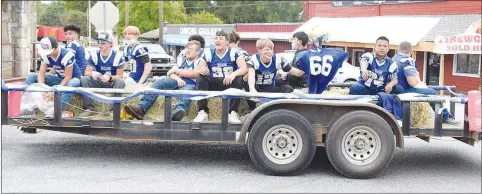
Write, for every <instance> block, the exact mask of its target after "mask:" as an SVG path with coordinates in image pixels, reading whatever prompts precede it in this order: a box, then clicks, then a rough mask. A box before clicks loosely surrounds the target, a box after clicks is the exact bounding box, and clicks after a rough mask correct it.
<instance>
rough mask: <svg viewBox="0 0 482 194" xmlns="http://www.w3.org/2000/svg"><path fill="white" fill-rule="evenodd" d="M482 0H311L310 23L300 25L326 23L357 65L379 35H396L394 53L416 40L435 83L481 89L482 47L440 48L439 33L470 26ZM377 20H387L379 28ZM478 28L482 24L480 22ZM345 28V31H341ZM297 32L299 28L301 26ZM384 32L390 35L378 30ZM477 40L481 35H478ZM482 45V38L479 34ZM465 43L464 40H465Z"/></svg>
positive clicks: (425, 73)
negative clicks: (469, 49)
mask: <svg viewBox="0 0 482 194" xmlns="http://www.w3.org/2000/svg"><path fill="white" fill-rule="evenodd" d="M481 7H482V2H481V1H460V0H423V1H305V2H304V13H305V14H306V21H307V22H306V23H305V24H303V26H301V27H300V28H299V29H297V30H306V29H308V28H310V25H311V26H313V25H315V24H320V23H323V24H325V25H326V26H329V27H330V29H329V31H330V32H336V33H330V34H331V35H333V36H334V37H332V36H330V40H334V41H330V43H329V45H330V46H335V47H340V48H344V50H346V51H348V52H349V53H350V59H349V62H351V63H353V64H355V65H357V61H358V60H357V59H358V57H359V56H360V55H361V54H362V53H363V52H371V51H373V48H374V43H375V40H376V37H377V36H378V35H384V36H387V37H389V39H390V40H391V42H390V43H391V49H392V50H391V51H390V52H389V56H393V54H395V49H396V46H397V45H398V43H399V42H401V41H404V40H408V41H409V42H411V43H412V44H413V45H414V49H415V52H414V53H413V54H412V57H413V58H415V59H416V60H417V63H418V70H419V72H420V77H421V79H423V81H424V82H426V83H427V84H429V85H456V86H457V90H458V91H461V92H467V91H470V90H478V89H479V86H480V85H481V74H482V71H481V70H482V68H481V61H482V59H481V55H480V47H478V46H474V47H473V48H474V49H478V50H477V51H476V52H475V53H477V54H466V53H464V52H445V53H435V52H434V48H435V47H436V46H437V44H438V43H440V41H438V42H435V40H436V38H437V36H443V37H450V36H454V35H459V34H462V33H464V32H466V31H467V29H468V28H469V26H471V24H474V23H476V22H477V21H480V19H481V9H480V8H481ZM372 23H375V24H378V23H380V24H383V26H384V28H382V30H380V28H378V29H375V27H373V26H372V25H370V24H372ZM478 25H479V26H478V27H477V28H476V29H475V32H477V29H479V31H478V33H479V35H480V23H479V24H478ZM340 29H343V30H340ZM295 31H296V30H295ZM379 31H383V32H384V34H380V33H377V32H379ZM479 37H480V36H479ZM474 41H476V39H475V40H474ZM478 41H479V42H478V45H480V38H478ZM459 46H461V45H459Z"/></svg>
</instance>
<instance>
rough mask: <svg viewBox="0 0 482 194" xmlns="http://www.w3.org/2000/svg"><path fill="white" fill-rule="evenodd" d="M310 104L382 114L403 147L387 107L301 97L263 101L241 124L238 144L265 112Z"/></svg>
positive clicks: (393, 118)
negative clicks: (288, 106) (287, 106)
mask: <svg viewBox="0 0 482 194" xmlns="http://www.w3.org/2000/svg"><path fill="white" fill-rule="evenodd" d="M294 104H296V105H301V106H303V105H309V106H335V107H345V108H346V107H349V108H351V109H353V110H360V109H362V110H369V111H371V112H374V113H376V114H378V115H380V116H381V117H382V118H384V119H385V121H386V122H387V123H388V124H389V125H390V127H391V129H392V132H393V134H394V135H395V136H396V146H397V147H399V148H403V143H404V142H403V133H402V130H401V126H400V125H399V124H398V123H397V121H396V119H395V117H394V116H393V115H392V114H391V113H389V112H388V111H386V110H385V109H383V108H381V107H379V106H377V105H375V104H373V103H369V102H362V101H343V100H340V101H322V100H300V99H281V100H273V101H270V102H266V103H263V104H261V105H259V106H258V107H256V109H254V110H253V111H252V112H251V113H250V114H249V115H248V116H247V117H246V119H245V120H244V121H243V124H242V126H241V131H240V132H239V136H238V138H237V139H236V142H237V143H238V144H245V143H246V136H247V135H248V132H249V131H250V129H251V126H252V125H253V124H254V122H256V120H257V119H258V118H259V117H260V116H261V115H263V114H265V113H266V112H268V111H271V110H274V109H278V108H285V107H283V106H285V105H294Z"/></svg>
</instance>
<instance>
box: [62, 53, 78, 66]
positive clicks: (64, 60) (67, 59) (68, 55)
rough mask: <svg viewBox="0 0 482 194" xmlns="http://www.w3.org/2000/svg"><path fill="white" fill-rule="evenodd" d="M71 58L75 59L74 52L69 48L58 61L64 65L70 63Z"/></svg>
mask: <svg viewBox="0 0 482 194" xmlns="http://www.w3.org/2000/svg"><path fill="white" fill-rule="evenodd" d="M72 60H74V61H75V54H74V52H72V51H70V50H69V51H67V53H65V55H64V57H63V58H62V61H60V63H61V64H62V66H64V67H65V66H66V65H67V64H69V63H72Z"/></svg>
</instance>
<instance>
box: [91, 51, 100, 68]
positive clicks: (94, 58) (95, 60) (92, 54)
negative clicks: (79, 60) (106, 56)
mask: <svg viewBox="0 0 482 194" xmlns="http://www.w3.org/2000/svg"><path fill="white" fill-rule="evenodd" d="M99 53H100V51H96V52H92V53H90V57H92V61H93V62H94V65H97V63H98V62H99V58H98V57H97V55H98V54H99Z"/></svg>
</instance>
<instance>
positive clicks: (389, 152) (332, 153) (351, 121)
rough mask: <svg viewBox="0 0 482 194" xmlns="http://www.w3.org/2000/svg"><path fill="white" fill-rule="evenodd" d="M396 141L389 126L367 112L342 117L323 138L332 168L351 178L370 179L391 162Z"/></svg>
mask: <svg viewBox="0 0 482 194" xmlns="http://www.w3.org/2000/svg"><path fill="white" fill-rule="evenodd" d="M394 149H395V138H394V136H393V133H392V130H391V129H390V126H389V125H388V123H387V122H386V121H385V120H384V119H383V118H382V117H380V116H379V115H377V114H375V113H372V112H369V111H353V112H349V113H347V114H345V115H343V116H342V117H341V118H339V119H338V120H337V121H336V122H335V123H334V124H333V126H332V127H331V129H330V131H329V132H328V134H327V137H326V153H327V155H328V159H329V161H330V163H331V164H332V166H333V167H334V168H335V169H336V170H337V171H338V172H340V173H341V174H343V175H345V176H347V177H350V178H370V177H373V176H375V175H376V174H377V173H379V172H380V171H381V170H383V169H384V168H385V167H386V166H387V165H388V164H389V163H390V161H391V159H392V157H393V151H394Z"/></svg>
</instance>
